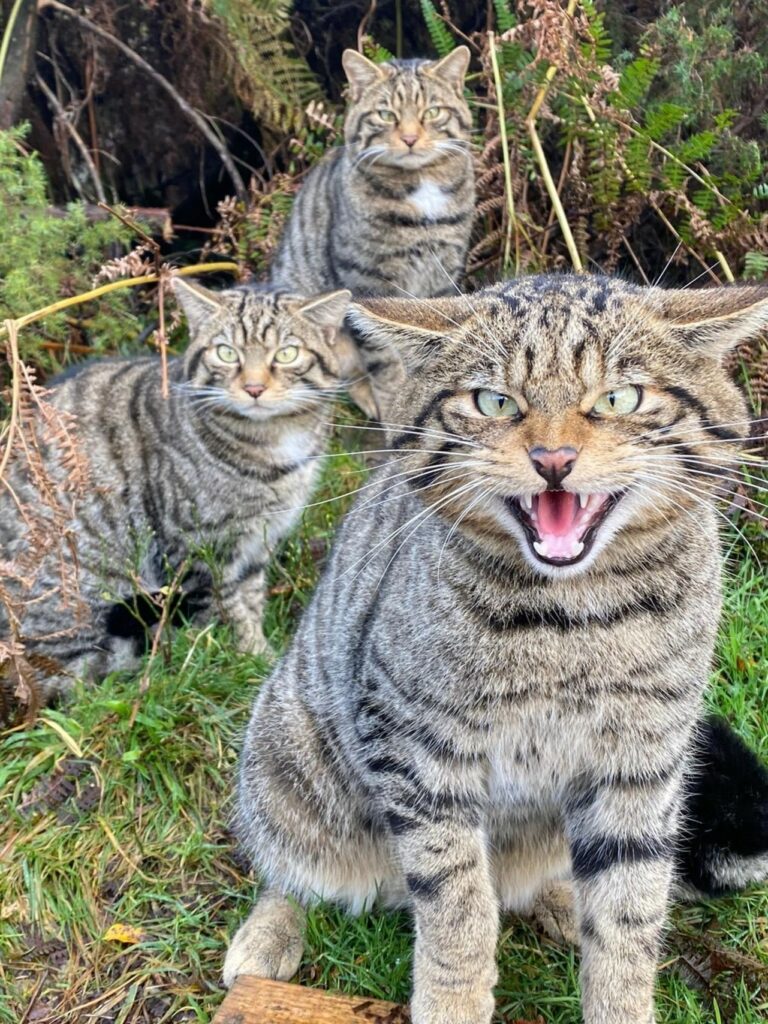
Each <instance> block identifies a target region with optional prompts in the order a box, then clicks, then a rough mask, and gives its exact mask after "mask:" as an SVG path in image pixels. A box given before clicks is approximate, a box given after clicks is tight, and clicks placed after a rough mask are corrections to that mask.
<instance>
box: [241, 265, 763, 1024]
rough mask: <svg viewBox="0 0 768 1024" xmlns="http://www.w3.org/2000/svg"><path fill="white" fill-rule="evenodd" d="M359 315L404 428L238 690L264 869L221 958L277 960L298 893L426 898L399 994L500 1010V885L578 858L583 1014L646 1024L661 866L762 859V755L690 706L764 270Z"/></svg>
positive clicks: (246, 825)
mask: <svg viewBox="0 0 768 1024" xmlns="http://www.w3.org/2000/svg"><path fill="white" fill-rule="evenodd" d="M350 320H351V323H352V325H353V327H354V329H355V330H356V332H357V333H358V335H359V336H360V337H362V338H363V339H366V338H368V339H373V341H374V342H375V343H377V344H384V345H393V346H394V347H395V348H396V349H398V350H399V351H401V352H402V353H403V358H404V360H405V362H406V368H407V372H406V373H405V374H404V375H403V380H402V386H401V387H400V389H399V392H398V393H397V395H396V396H395V398H394V401H393V405H392V411H391V414H390V415H389V417H388V418H391V419H392V420H393V421H394V422H396V423H397V424H398V426H397V427H396V428H394V427H393V429H392V430H391V431H390V435H389V445H388V447H389V448H391V449H392V450H393V452H394V455H393V458H392V460H391V463H390V464H389V465H386V466H384V467H383V468H382V469H381V471H380V472H379V474H378V477H377V478H376V480H375V482H374V485H372V486H371V487H370V488H369V489H368V490H367V492H366V495H365V497H364V498H363V499H361V500H359V501H358V503H357V505H356V506H355V507H354V508H353V510H352V513H351V514H350V516H349V517H348V518H347V519H346V521H345V522H344V523H343V524H342V527H341V530H340V532H339V536H338V537H337V541H336V544H335V547H334V550H333V553H332V555H331V558H330V559H329V562H328V564H327V565H326V568H325V570H324V574H323V577H322V579H321V581H320V583H319V585H318V587H317V590H316V591H315V594H314V597H313V599H312V602H311V604H310V605H309V607H308V608H307V610H306V612H305V613H304V615H303V617H302V620H301V622H300V624H299V628H298V631H297V633H296V636H295V638H294V640H293V643H292V645H291V647H290V648H289V650H288V652H287V654H286V655H285V657H284V658H283V660H282V661H281V662H280V664H279V665H278V666H277V668H276V669H275V671H274V672H273V674H272V676H271V677H270V678H269V679H268V680H267V681H266V682H265V684H264V685H263V687H262V689H261V691H260V693H259V695H258V697H257V700H256V703H255V706H254V709H253V714H252V718H251V722H250V725H249V728H248V732H247V735H246V738H245V745H244V749H243V752H242V757H241V762H240V782H239V791H238V808H237V816H236V829H237V834H238V836H239V839H240V842H241V844H242V847H243V849H244V851H245V852H246V854H247V855H248V857H249V858H250V859H251V861H252V864H253V866H254V868H255V869H256V871H257V872H258V873H259V874H260V876H261V877H262V879H263V881H264V883H265V889H264V892H263V893H262V895H261V897H260V898H259V900H258V902H257V903H256V906H255V907H254V908H253V910H252V912H251V915H250V917H249V918H248V920H247V921H246V922H245V923H244V924H243V925H242V927H241V928H240V929H239V931H238V932H237V933H236V935H235V936H234V938H233V940H232V943H231V945H230V948H229V951H228V953H227V957H226V961H225V966H224V979H225V982H226V983H227V984H231V983H232V982H233V980H234V979H235V978H236V977H237V976H238V975H240V974H252V975H258V976H264V977H269V978H283V979H285V978H288V977H290V976H291V974H292V973H293V972H294V971H295V970H296V969H297V967H298V965H299V962H300V959H301V955H302V944H303V939H302V911H301V907H302V905H307V904H308V903H311V902H312V901H315V900H318V899H321V898H322V899H327V900H331V901H335V902H337V903H338V904H340V905H341V906H343V907H345V908H347V909H349V910H351V911H353V912H354V911H358V910H360V909H361V908H363V907H366V906H369V905H370V904H372V903H373V902H374V901H376V900H379V901H381V902H382V903H383V904H384V905H388V906H406V907H409V908H410V909H411V910H412V912H413V915H414V919H415V956H414V979H413V997H412V1001H411V1010H412V1017H413V1021H414V1024H490V1021H491V1018H492V1016H493V1013H494V996H493V988H494V984H495V981H496V977H497V972H496V959H495V954H496V942H497V938H498V934H499V914H500V911H501V910H502V909H512V910H516V911H518V912H530V911H531V910H534V909H535V904H536V902H537V898H538V897H539V896H540V894H541V893H542V891H544V890H545V889H546V888H547V887H549V886H551V885H552V884H553V883H556V884H558V885H559V886H560V887H561V889H562V888H565V889H566V891H568V886H567V884H566V883H567V882H568V880H569V879H572V885H573V891H574V894H575V902H576V911H577V920H578V927H579V934H580V941H581V947H582V956H581V982H582V984H581V989H582V1005H583V1016H584V1020H585V1022H586V1024H652V1022H653V1021H654V1019H655V1016H654V1006H653V990H654V979H655V974H656V969H657V963H658V959H659V953H660V949H661V942H662V938H663V933H664V923H665V918H666V912H667V907H668V903H669V899H670V894H671V893H672V891H673V886H674V883H675V879H676V876H678V875H679V874H680V873H681V871H682V872H685V873H686V875H685V877H686V878H687V880H688V881H689V882H690V883H691V884H692V885H693V886H694V887H696V888H702V887H704V888H710V889H717V888H724V887H726V886H728V885H729V884H733V883H736V884H741V883H745V882H747V881H748V880H750V879H751V878H764V877H765V875H766V872H767V871H768V853H767V848H768V834H767V833H768V830H767V829H766V821H765V799H764V797H765V788H766V787H765V772H764V771H762V769H760V766H759V765H758V766H757V768H758V769H759V770H758V772H757V774H756V776H755V778H754V779H753V778H751V777H749V773H748V772H747V761H746V759H745V760H744V762H743V764H742V763H740V762H739V758H740V757H741V748H740V747H739V745H738V744H736V745H735V746H733V745H731V746H729V745H728V744H727V743H725V744H723V743H722V736H720V735H719V734H718V729H717V727H713V726H711V725H707V724H706V723H705V719H704V715H703V695H704V692H705V690H706V685H707V680H708V678H709V675H710V670H711V664H712V655H713V648H714V641H715V636H716V632H717V627H718V621H719V616H720V608H721V579H720V577H721V555H720V542H719V537H718V516H717V510H716V507H715V505H716V501H717V496H718V488H719V487H721V486H722V484H723V482H724V481H726V480H727V479H728V477H729V475H730V473H731V469H732V466H733V463H732V461H731V460H732V459H733V458H734V457H735V453H737V452H738V450H739V447H740V445H741V444H742V442H743V439H744V438H745V437H746V436H747V435H748V434H749V427H750V423H749V417H748V411H747V407H746V403H745V400H744V398H743V396H742V395H741V394H740V393H739V390H738V388H737V387H736V386H735V385H734V383H733V382H732V381H731V380H730V378H729V376H728V374H727V373H726V372H725V371H724V369H723V367H722V358H723V356H724V355H725V353H726V352H727V351H729V350H730V349H731V348H732V347H733V346H734V345H736V344H737V343H738V342H739V341H740V340H742V339H745V338H747V337H749V336H752V335H754V334H755V333H756V332H757V331H759V330H760V329H764V328H765V327H766V326H768V289H766V288H764V287H744V288H723V289H719V290H701V291H695V290H690V291H680V292H668V291H664V290H661V289H657V288H646V289H644V288H638V287H634V286H632V285H629V284H627V283H624V282H621V281H616V280H611V279H606V278H588V277H570V276H565V275H564V276H560V277H557V276H540V277H532V278H524V279H521V280H518V281H513V282H509V283H505V284H501V285H497V286H495V287H492V288H488V289H486V290H484V291H481V292H477V293H475V294H473V296H472V302H471V304H470V303H469V302H467V301H466V300H464V299H463V297H456V298H453V299H441V300H436V301H434V302H429V303H422V302H416V301H408V300H396V299H378V300H370V301H366V302H364V303H361V304H355V305H353V306H352V307H351V311H350ZM702 737H703V739H702ZM702 746H703V751H702ZM710 754H713V755H714V756H713V757H711V758H710ZM697 761H698V762H699V764H700V765H701V766H702V767H703V768H704V774H703V775H702V774H699V777H698V780H697V782H696V784H694V785H692V783H691V779H692V771H691V769H692V767H693V766H694V765H695V763H696V762H697ZM724 763H725V764H726V765H727V771H726V773H725V776H724V777H726V778H728V779H729V781H730V782H731V784H732V785H733V786H734V789H733V793H732V799H733V802H732V805H731V806H730V807H729V806H728V804H727V803H726V802H725V801H722V802H721V804H720V808H719V810H720V812H721V817H722V819H723V820H721V821H716V822H715V825H716V828H715V829H714V830H713V831H712V832H711V834H709V835H708V834H707V826H708V824H709V822H706V821H704V822H702V821H701V820H700V819H698V818H697V817H696V816H697V815H700V814H702V813H703V814H706V813H707V812H708V811H711V810H713V808H712V807H711V806H708V803H707V801H708V799H709V798H710V797H713V796H714V794H715V793H718V794H720V792H721V791H722V789H723V787H722V785H721V782H722V779H721V769H722V767H723V764H724ZM707 772H709V775H707ZM728 772H730V774H728ZM760 772H762V776H761V775H760ZM694 774H695V773H694ZM740 781H742V782H746V781H749V782H750V783H751V782H753V781H756V782H757V783H758V784H759V785H757V786H755V788H754V789H748V790H747V792H746V794H740V793H738V791H737V790H736V788H735V787H736V786H737V785H738V783H739V782H740ZM697 786H698V787H699V788H701V787H703V788H704V789H705V790H706V789H707V788H708V787H710V786H711V792H707V793H705V795H704V798H703V799H702V798H701V793H698V794H697ZM718 787H719V788H718ZM760 787H762V789H761V788H760ZM761 797H762V804H759V800H760V798H761ZM736 810H738V812H739V814H740V815H741V819H742V821H749V818H750V814H753V815H754V818H755V821H754V826H755V827H754V830H753V834H752V835H750V836H749V838H748V841H747V842H744V841H743V840H744V837H743V836H742V835H740V834H739V833H738V832H737V830H736V829H735V828H734V829H730V830H729V829H728V828H726V829H725V830H724V829H723V825H724V823H725V822H726V821H733V820H735V817H734V812H735V811H736ZM723 812H725V813H723ZM718 829H719V831H718ZM761 830H762V831H761ZM686 832H688V833H691V832H694V833H697V839H698V840H699V841H700V845H699V846H698V847H697V846H692V845H691V844H690V842H689V843H688V844H687V849H688V850H689V851H690V852H692V859H693V867H692V869H691V868H689V865H688V864H687V863H686V859H685V858H682V857H681V856H680V851H681V847H682V845H683V844H682V843H681V840H682V838H683V836H684V835H685V833H686Z"/></svg>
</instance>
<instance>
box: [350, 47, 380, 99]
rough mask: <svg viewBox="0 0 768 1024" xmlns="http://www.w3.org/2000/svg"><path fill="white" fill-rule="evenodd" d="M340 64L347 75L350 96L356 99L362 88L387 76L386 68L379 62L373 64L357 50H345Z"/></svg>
mask: <svg viewBox="0 0 768 1024" xmlns="http://www.w3.org/2000/svg"><path fill="white" fill-rule="evenodd" d="M341 66H342V67H343V68H344V74H345V75H346V76H347V81H348V82H349V87H350V90H351V92H352V98H353V99H357V97H359V96H360V94H361V93H362V92H363V90H364V89H367V88H368V87H369V86H370V85H374V84H375V83H376V82H383V81H384V79H385V78H387V70H386V68H385V67H383V66H382V65H381V64H374V62H373V61H372V60H368V58H367V57H365V56H363V54H362V53H358V52H357V50H345V51H344V53H342V55H341Z"/></svg>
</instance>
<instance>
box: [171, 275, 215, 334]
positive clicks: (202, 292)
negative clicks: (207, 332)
mask: <svg viewBox="0 0 768 1024" xmlns="http://www.w3.org/2000/svg"><path fill="white" fill-rule="evenodd" d="M171 291H172V292H173V294H174V297H175V298H176V301H177V302H178V303H179V305H180V306H181V308H182V310H183V311H184V315H185V316H186V318H187V320H188V322H189V325H190V327H191V328H192V330H194V329H195V328H196V327H197V326H198V325H199V324H200V323H202V322H203V321H204V320H206V319H208V317H210V316H211V315H212V314H213V313H216V312H217V311H218V310H220V309H221V308H222V305H223V303H222V301H221V299H220V298H219V296H218V295H217V294H216V292H212V291H209V289H208V288H204V287H203V286H202V285H201V284H200V283H199V282H198V281H196V280H194V279H192V278H184V277H178V276H176V277H172V278H171Z"/></svg>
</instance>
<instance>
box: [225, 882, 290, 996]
mask: <svg viewBox="0 0 768 1024" xmlns="http://www.w3.org/2000/svg"><path fill="white" fill-rule="evenodd" d="M303 930H304V915H303V912H302V911H301V910H300V909H299V908H298V907H296V906H295V905H294V904H293V903H291V902H290V901H289V900H287V899H285V898H284V897H272V896H269V897H265V898H263V899H261V900H259V902H258V903H257V904H256V906H255V907H254V908H253V910H252V911H251V914H250V917H249V918H248V919H247V920H246V921H245V923H244V924H243V925H241V927H240V928H238V930H237V932H236V933H235V936H234V938H233V939H232V942H231V943H230V946H229V949H228V950H227V955H226V957H225V959H224V970H223V976H224V984H225V985H226V986H227V988H231V987H232V985H233V984H234V981H235V978H237V976H238V975H240V974H250V975H254V976H255V977H257V978H269V979H271V980H273V981H290V979H291V978H292V977H293V976H294V974H295V973H296V971H298V969H299V964H300V963H301V956H302V953H303V952H304V937H303Z"/></svg>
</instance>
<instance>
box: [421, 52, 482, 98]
mask: <svg viewBox="0 0 768 1024" xmlns="http://www.w3.org/2000/svg"><path fill="white" fill-rule="evenodd" d="M470 59H471V54H470V52H469V47H468V46H457V47H456V49H455V50H451V52H450V53H449V54H448V56H447V57H443V58H442V60H438V61H435V63H434V64H432V65H431V66H430V68H429V71H428V74H430V75H432V76H434V77H435V78H442V79H443V80H444V81H446V82H448V84H449V85H451V86H452V87H453V88H454V89H455V90H456V91H457V92H461V91H462V90H463V88H464V79H465V78H466V77H467V70H468V69H469V61H470Z"/></svg>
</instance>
